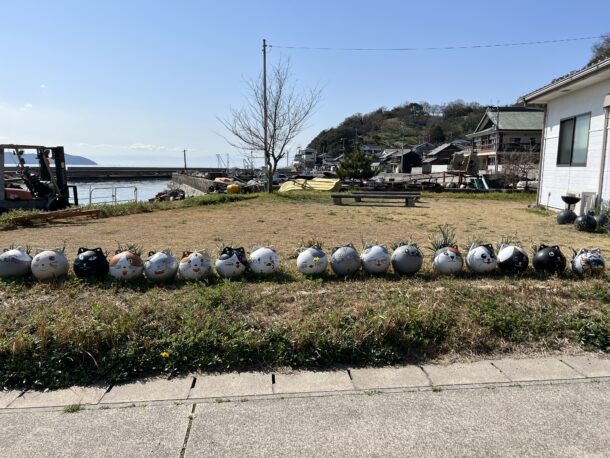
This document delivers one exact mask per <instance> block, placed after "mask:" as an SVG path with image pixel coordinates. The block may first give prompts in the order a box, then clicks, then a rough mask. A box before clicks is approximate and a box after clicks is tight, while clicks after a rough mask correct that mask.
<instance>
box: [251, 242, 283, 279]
mask: <svg viewBox="0 0 610 458" xmlns="http://www.w3.org/2000/svg"><path fill="white" fill-rule="evenodd" d="M279 268H280V257H279V256H278V255H277V253H276V252H275V250H274V249H273V248H268V247H260V248H258V249H256V250H254V251H253V252H252V253H251V254H250V269H252V272H254V273H257V274H272V273H274V272H277V271H278V270H279Z"/></svg>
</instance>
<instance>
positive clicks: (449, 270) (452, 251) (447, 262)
mask: <svg viewBox="0 0 610 458" xmlns="http://www.w3.org/2000/svg"><path fill="white" fill-rule="evenodd" d="M432 266H433V267H434V270H436V271H437V272H439V273H441V274H443V275H453V274H457V273H458V272H460V271H461V270H462V267H463V266H464V260H463V259H462V255H461V254H460V250H458V247H457V246H449V247H444V248H440V249H439V250H437V251H436V253H435V255H434V259H433V261H432Z"/></svg>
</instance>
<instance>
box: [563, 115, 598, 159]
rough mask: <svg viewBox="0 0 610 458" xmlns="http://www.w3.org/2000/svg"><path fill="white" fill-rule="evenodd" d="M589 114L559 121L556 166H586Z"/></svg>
mask: <svg viewBox="0 0 610 458" xmlns="http://www.w3.org/2000/svg"><path fill="white" fill-rule="evenodd" d="M590 120H591V113H587V114H584V115H580V116H576V117H574V118H568V119H564V120H563V121H561V125H560V127H559V151H558V154H557V164H558V165H587V147H588V146H589V122H590Z"/></svg>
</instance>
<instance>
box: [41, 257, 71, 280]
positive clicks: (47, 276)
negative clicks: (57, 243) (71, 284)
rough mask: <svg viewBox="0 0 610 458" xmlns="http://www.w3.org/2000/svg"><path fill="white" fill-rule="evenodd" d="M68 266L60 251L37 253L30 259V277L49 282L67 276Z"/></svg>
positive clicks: (66, 259)
mask: <svg viewBox="0 0 610 458" xmlns="http://www.w3.org/2000/svg"><path fill="white" fill-rule="evenodd" d="M69 268H70V264H69V262H68V258H66V255H65V254H64V253H63V251H61V250H44V251H39V252H38V253H37V254H36V256H34V259H32V275H33V276H34V278H35V279H36V280H41V281H44V280H51V279H52V278H59V277H63V276H64V275H67V274H68V269H69Z"/></svg>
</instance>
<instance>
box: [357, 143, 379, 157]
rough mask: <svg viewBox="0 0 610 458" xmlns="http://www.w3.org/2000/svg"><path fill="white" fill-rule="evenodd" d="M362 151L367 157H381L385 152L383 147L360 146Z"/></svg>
mask: <svg viewBox="0 0 610 458" xmlns="http://www.w3.org/2000/svg"><path fill="white" fill-rule="evenodd" d="M360 151H362V152H363V153H364V154H366V155H367V156H374V157H379V156H380V155H381V153H382V152H383V146H379V145H360Z"/></svg>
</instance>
